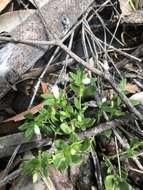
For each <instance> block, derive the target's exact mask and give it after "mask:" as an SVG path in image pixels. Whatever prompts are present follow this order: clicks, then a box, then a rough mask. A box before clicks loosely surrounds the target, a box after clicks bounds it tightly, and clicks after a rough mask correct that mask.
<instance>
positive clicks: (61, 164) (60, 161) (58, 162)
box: [53, 153, 68, 171]
mask: <svg viewBox="0 0 143 190" xmlns="http://www.w3.org/2000/svg"><path fill="white" fill-rule="evenodd" d="M53 164H54V166H55V167H56V168H57V169H59V170H61V171H63V170H65V169H67V167H68V164H67V163H66V159H65V157H64V155H63V153H57V154H56V155H55V156H53Z"/></svg>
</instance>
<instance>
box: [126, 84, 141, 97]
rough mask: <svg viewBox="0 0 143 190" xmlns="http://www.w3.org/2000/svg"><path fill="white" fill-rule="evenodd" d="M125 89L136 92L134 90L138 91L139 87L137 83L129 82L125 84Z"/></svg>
mask: <svg viewBox="0 0 143 190" xmlns="http://www.w3.org/2000/svg"><path fill="white" fill-rule="evenodd" d="M125 90H126V91H127V92H129V93H133V94H134V93H136V92H139V88H138V86H137V85H135V84H130V83H128V84H127V85H126V86H125Z"/></svg>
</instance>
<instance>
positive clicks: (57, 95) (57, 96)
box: [52, 85, 60, 99]
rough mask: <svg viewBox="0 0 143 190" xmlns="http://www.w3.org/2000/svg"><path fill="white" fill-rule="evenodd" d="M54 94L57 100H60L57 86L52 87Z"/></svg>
mask: <svg viewBox="0 0 143 190" xmlns="http://www.w3.org/2000/svg"><path fill="white" fill-rule="evenodd" d="M52 92H53V95H54V96H55V98H56V99H58V98H59V96H60V90H59V87H58V86H57V85H54V86H52Z"/></svg>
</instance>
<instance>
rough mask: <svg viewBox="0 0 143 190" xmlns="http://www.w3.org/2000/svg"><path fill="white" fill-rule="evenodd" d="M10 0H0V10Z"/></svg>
mask: <svg viewBox="0 0 143 190" xmlns="http://www.w3.org/2000/svg"><path fill="white" fill-rule="evenodd" d="M11 1H12V0H0V12H1V11H2V10H4V8H5V7H6V6H7V5H8V4H9V3H10V2H11Z"/></svg>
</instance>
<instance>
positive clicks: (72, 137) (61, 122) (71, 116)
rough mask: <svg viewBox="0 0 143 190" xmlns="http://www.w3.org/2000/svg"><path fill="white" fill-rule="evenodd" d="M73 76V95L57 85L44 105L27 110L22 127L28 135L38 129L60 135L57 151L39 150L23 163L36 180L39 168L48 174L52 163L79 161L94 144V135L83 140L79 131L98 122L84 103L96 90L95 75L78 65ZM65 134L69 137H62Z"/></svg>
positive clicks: (63, 164)
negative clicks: (87, 95)
mask: <svg viewBox="0 0 143 190" xmlns="http://www.w3.org/2000/svg"><path fill="white" fill-rule="evenodd" d="M70 79H71V84H70V85H69V91H68V93H70V94H71V96H70V97H68V95H67V94H68V93H66V91H65V90H64V89H63V90H60V89H59V88H58V86H54V87H53V89H52V93H50V94H44V95H42V97H43V99H44V105H45V106H44V108H42V109H41V110H40V111H39V113H38V114H37V115H36V116H33V115H32V113H28V114H27V115H26V122H25V123H24V124H23V125H21V126H20V127H19V129H20V130H22V131H24V133H25V137H26V138H28V139H31V138H32V137H33V135H34V134H35V133H36V134H39V133H40V134H42V135H43V136H47V135H53V136H54V137H55V139H56V136H57V135H58V139H56V140H55V141H54V142H53V147H54V152H52V153H47V152H46V151H45V152H39V154H38V156H36V157H35V158H33V159H32V160H30V161H27V162H26V164H24V172H26V173H27V172H30V173H32V175H33V181H36V180H37V177H38V174H39V173H40V172H42V173H43V174H44V175H46V176H47V175H48V165H49V164H53V165H54V166H55V167H56V168H57V169H59V170H61V171H62V170H64V169H67V168H68V167H69V166H71V165H72V164H77V163H80V162H81V161H82V160H83V156H84V155H85V152H87V151H88V150H89V149H90V147H91V143H92V138H86V139H83V140H80V139H79V138H78V135H77V133H78V132H81V131H85V130H86V129H87V128H89V127H91V126H93V124H94V123H95V120H94V119H92V118H87V117H85V112H86V110H87V107H86V106H85V105H84V104H83V103H82V97H83V96H84V95H85V94H86V93H87V92H88V93H90V94H92V93H95V90H96V88H95V81H96V79H95V78H91V79H89V78H88V77H86V73H85V72H84V71H83V70H82V69H81V68H77V71H76V73H70ZM89 84H90V86H89ZM64 136H66V139H67V141H65V140H62V139H63V138H65V137H64Z"/></svg>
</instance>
